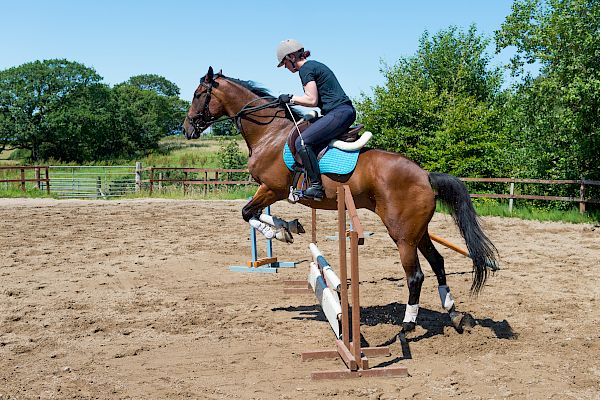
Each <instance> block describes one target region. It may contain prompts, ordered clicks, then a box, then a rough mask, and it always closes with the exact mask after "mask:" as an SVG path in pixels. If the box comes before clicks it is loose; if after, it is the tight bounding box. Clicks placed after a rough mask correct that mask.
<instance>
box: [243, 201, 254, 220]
mask: <svg viewBox="0 0 600 400" xmlns="http://www.w3.org/2000/svg"><path fill="white" fill-rule="evenodd" d="M256 216H257V213H256V211H254V210H253V209H252V207H250V205H249V204H248V205H246V206H244V208H242V218H243V219H244V221H246V222H249V221H250V219H252V217H256Z"/></svg>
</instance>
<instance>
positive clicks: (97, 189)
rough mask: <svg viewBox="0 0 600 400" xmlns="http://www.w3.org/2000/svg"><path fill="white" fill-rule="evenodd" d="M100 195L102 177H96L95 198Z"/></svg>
mask: <svg viewBox="0 0 600 400" xmlns="http://www.w3.org/2000/svg"><path fill="white" fill-rule="evenodd" d="M100 197H102V177H101V176H98V177H96V198H97V199H99V198H100Z"/></svg>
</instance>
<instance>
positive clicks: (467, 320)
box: [450, 312, 477, 333]
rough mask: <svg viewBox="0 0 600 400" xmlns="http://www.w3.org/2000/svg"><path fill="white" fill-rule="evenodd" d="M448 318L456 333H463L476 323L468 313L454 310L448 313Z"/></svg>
mask: <svg viewBox="0 0 600 400" xmlns="http://www.w3.org/2000/svg"><path fill="white" fill-rule="evenodd" d="M450 320H451V321H452V326H454V329H456V331H457V332H458V333H463V332H464V331H465V330H466V331H470V330H471V329H472V328H473V327H474V326H475V325H477V322H475V319H474V318H473V316H472V315H471V314H469V313H460V312H454V313H452V314H451V315H450Z"/></svg>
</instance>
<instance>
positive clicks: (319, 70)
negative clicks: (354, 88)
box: [298, 60, 352, 115]
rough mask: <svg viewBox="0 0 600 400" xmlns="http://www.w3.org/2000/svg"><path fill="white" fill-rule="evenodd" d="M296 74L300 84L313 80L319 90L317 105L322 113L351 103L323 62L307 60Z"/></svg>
mask: <svg viewBox="0 0 600 400" xmlns="http://www.w3.org/2000/svg"><path fill="white" fill-rule="evenodd" d="M298 74H299V75H300V80H301V81H302V86H306V84H307V83H308V82H310V81H315V83H316V84H317V90H318V91H319V100H318V104H317V106H318V107H319V108H320V109H321V113H322V114H323V115H325V114H327V113H328V112H329V111H331V110H333V109H334V108H336V107H337V106H339V105H340V104H352V102H351V101H350V98H349V97H348V96H346V93H345V92H344V89H342V87H341V86H340V83H339V82H338V80H337V78H336V77H335V75H334V74H333V72H332V71H331V70H330V69H329V68H328V67H327V66H326V65H325V64H322V63H320V62H318V61H314V60H308V61H306V62H305V63H304V65H302V67H301V68H300V70H299V71H298Z"/></svg>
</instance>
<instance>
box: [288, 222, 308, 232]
mask: <svg viewBox="0 0 600 400" xmlns="http://www.w3.org/2000/svg"><path fill="white" fill-rule="evenodd" d="M288 228H289V230H290V232H292V233H305V232H306V231H305V230H304V227H303V226H302V224H301V223H300V221H298V220H297V219H294V220H292V221H290V222H288Z"/></svg>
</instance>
